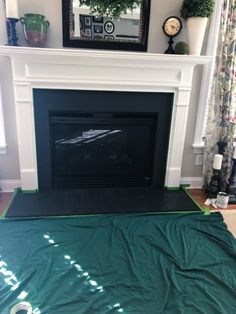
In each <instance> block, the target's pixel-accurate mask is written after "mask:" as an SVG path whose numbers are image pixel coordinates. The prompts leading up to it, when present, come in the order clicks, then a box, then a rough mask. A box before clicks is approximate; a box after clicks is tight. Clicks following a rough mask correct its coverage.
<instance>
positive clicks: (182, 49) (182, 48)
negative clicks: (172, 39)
mask: <svg viewBox="0 0 236 314" xmlns="http://www.w3.org/2000/svg"><path fill="white" fill-rule="evenodd" d="M188 53H189V47H188V44H187V43H186V42H184V41H179V42H178V43H177V44H176V45H175V54H178V55H187V54H188Z"/></svg>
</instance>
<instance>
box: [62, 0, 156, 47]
mask: <svg viewBox="0 0 236 314" xmlns="http://www.w3.org/2000/svg"><path fill="white" fill-rule="evenodd" d="M62 3H63V6H62V8H63V39H64V46H69V47H89V48H108V49H113V48H114V49H125V50H146V46H147V33H148V22H149V3H150V0H124V1H123V2H122V5H121V3H120V1H114V0H113V1H106V2H105V1H104V0H99V1H98V0H97V1H94V0H69V1H68V0H63V1H62ZM104 4H106V6H105V5H104ZM67 33H68V34H67ZM109 45H110V46H109Z"/></svg>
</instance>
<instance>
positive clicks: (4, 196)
mask: <svg viewBox="0 0 236 314" xmlns="http://www.w3.org/2000/svg"><path fill="white" fill-rule="evenodd" d="M188 192H189V193H190V194H191V196H192V197H193V199H194V200H195V201H196V202H197V203H198V204H199V205H200V206H201V207H203V206H204V202H205V200H206V199H207V197H206V195H205V193H204V191H203V190H202V189H189V190H188ZM11 196H12V193H0V213H1V212H2V211H3V210H4V209H5V208H6V207H7V206H8V204H9V202H10V199H11ZM210 208H211V209H212V210H215V208H214V207H213V206H210ZM227 209H236V204H232V205H228V208H227Z"/></svg>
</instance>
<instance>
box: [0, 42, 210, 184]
mask: <svg viewBox="0 0 236 314" xmlns="http://www.w3.org/2000/svg"><path fill="white" fill-rule="evenodd" d="M0 54H1V55H4V56H9V57H10V58H11V61H12V71H13V85H14V96H15V109H16V121H17V137H18V149H19V163H20V175H21V187H22V189H23V190H34V189H38V187H39V184H38V171H37V169H38V167H37V154H36V141H35V119H34V106H33V90H34V89H49V90H50V89H54V90H87V91H114V92H115V91H117V92H119V91H120V92H121V91H122V92H138V93H172V94H173V95H174V97H173V110H172V118H171V125H170V140H169V146H168V154H167V155H168V156H167V164H166V171H165V185H166V186H167V187H178V186H179V184H180V178H181V165H182V157H183V149H184V142H185V133H186V124H187V118H188V108H189V100H190V93H191V88H192V77H193V69H194V66H195V65H197V64H207V63H209V62H210V61H211V59H212V58H211V57H210V56H180V55H161V54H150V53H137V52H117V51H102V50H101V51H95V50H94V51H90V50H73V49H47V48H42V49H41V48H28V47H0Z"/></svg>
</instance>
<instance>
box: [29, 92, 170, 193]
mask: <svg viewBox="0 0 236 314" xmlns="http://www.w3.org/2000/svg"><path fill="white" fill-rule="evenodd" d="M33 95H34V114H35V133H36V150H37V165H38V182H39V189H40V190H45V189H46V190H50V189H59V188H63V189H65V188H94V187H95V188H105V187H154V188H158V189H163V188H164V182H165V174H166V162H167V153H168V142H169V133H170V125H171V115H172V106H173V93H145V92H144V93H140V92H111V91H84V90H52V89H50V90H49V89H34V90H33Z"/></svg>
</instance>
